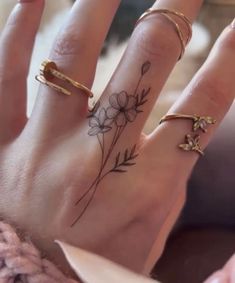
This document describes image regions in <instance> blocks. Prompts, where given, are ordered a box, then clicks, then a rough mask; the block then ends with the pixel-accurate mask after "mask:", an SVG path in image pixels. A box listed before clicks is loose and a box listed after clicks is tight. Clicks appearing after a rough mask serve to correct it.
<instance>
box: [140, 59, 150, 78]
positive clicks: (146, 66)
mask: <svg viewBox="0 0 235 283" xmlns="http://www.w3.org/2000/svg"><path fill="white" fill-rule="evenodd" d="M150 66H151V63H150V62H149V61H146V62H145V63H144V64H143V66H142V68H141V74H142V76H144V75H145V74H146V73H147V72H148V71H149V69H150Z"/></svg>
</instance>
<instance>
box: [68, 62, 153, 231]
mask: <svg viewBox="0 0 235 283" xmlns="http://www.w3.org/2000/svg"><path fill="white" fill-rule="evenodd" d="M150 68H151V63H150V62H149V61H146V62H145V63H144V64H143V65H142V67H141V71H140V78H139V80H138V83H137V86H136V88H135V90H134V93H131V94H129V93H127V92H126V91H121V92H119V93H113V94H112V95H111V96H110V97H109V105H108V107H102V106H101V103H100V101H98V102H97V103H96V104H95V106H94V108H93V109H92V111H91V112H90V114H89V115H88V119H89V126H90V129H89V131H88V135H89V136H91V137H94V136H95V137H96V138H97V141H98V143H99V146H100V150H101V162H100V168H99V170H98V174H97V176H96V178H95V179H94V180H93V182H92V183H91V185H90V187H89V188H88V189H87V190H86V191H85V192H84V193H83V194H82V196H81V197H80V198H79V199H78V200H77V201H76V203H75V206H78V205H79V204H80V203H81V202H82V200H83V199H84V198H86V197H87V196H88V195H89V198H88V200H87V202H86V204H85V206H84V208H83V209H82V211H81V213H80V214H79V215H78V216H77V218H76V219H75V220H74V222H73V223H72V224H71V227H73V226H74V225H75V224H76V223H77V222H78V221H79V220H80V219H81V217H82V216H83V215H84V213H85V212H86V210H87V208H88V207H89V205H90V204H91V202H92V200H93V198H94V196H95V193H96V191H97V189H98V186H99V184H100V182H101V181H102V180H103V179H104V178H105V177H106V176H107V175H109V174H111V173H126V172H127V171H128V167H130V166H134V165H135V164H136V158H137V157H138V153H137V146H136V145H134V146H132V148H130V149H128V148H127V149H125V150H124V152H118V153H117V154H116V157H115V158H114V164H113V166H112V167H111V168H107V167H108V166H107V162H108V160H110V158H112V157H113V156H112V155H114V154H113V153H114V149H115V146H116V144H117V143H118V141H119V139H120V137H121V136H122V134H123V132H124V130H125V128H126V126H127V125H128V124H129V123H133V122H134V121H135V119H136V117H137V115H138V114H140V113H142V112H143V109H142V106H143V105H144V104H145V103H146V102H147V101H148V99H147V98H148V95H149V94H150V91H151V87H149V88H143V89H141V87H140V86H141V82H142V80H143V78H144V76H145V75H146V74H147V73H148V71H149V70H150ZM106 133H109V134H110V135H112V138H111V140H110V141H109V142H108V144H106V142H105V136H106Z"/></svg>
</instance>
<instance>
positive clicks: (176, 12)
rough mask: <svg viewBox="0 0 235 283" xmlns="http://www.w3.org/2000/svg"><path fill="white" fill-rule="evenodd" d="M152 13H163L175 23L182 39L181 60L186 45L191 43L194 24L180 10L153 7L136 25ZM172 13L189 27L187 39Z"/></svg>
mask: <svg viewBox="0 0 235 283" xmlns="http://www.w3.org/2000/svg"><path fill="white" fill-rule="evenodd" d="M152 14H161V15H163V16H165V17H166V18H167V19H168V20H169V21H170V22H171V23H172V24H173V25H174V27H175V30H176V32H177V35H178V37H179V39H180V44H181V53H180V56H179V60H180V59H181V58H182V56H183V54H184V51H185V47H186V45H187V44H188V43H189V41H190V39H191V37H192V24H191V22H190V20H189V19H188V18H187V17H186V16H185V15H184V14H183V13H180V12H178V11H174V10H168V9H153V8H150V9H148V10H147V11H146V12H145V13H144V14H142V16H141V17H140V18H139V20H138V21H137V23H136V25H138V24H139V23H140V22H141V21H142V20H143V19H145V18H146V17H147V16H149V15H152ZM172 15H173V16H176V17H178V18H180V19H181V20H182V21H183V22H184V23H185V24H186V26H187V29H188V36H187V38H186V41H184V37H183V33H182V31H181V29H180V26H179V24H178V23H176V21H175V20H174V19H173V18H172Z"/></svg>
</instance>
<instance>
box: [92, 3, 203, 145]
mask: <svg viewBox="0 0 235 283" xmlns="http://www.w3.org/2000/svg"><path fill="white" fill-rule="evenodd" d="M202 2H203V0H191V1H188V0H158V1H156V2H155V4H154V5H153V8H154V9H169V10H174V11H178V12H181V13H183V14H184V15H185V16H186V17H187V18H189V20H190V21H193V20H194V19H195V17H196V16H197V14H198V11H199V9H200V6H201V4H202ZM174 20H175V21H176V22H177V24H178V25H179V26H180V29H181V30H182V33H183V34H184V35H186V33H187V29H186V25H185V24H184V23H183V22H182V21H181V20H179V19H178V18H177V17H174ZM180 52H181V44H180V41H179V38H178V35H177V33H176V31H175V29H174V26H172V23H171V22H170V21H168V20H167V19H166V18H165V17H163V16H162V15H159V14H153V15H150V16H148V17H146V18H145V19H144V20H143V21H141V22H140V23H139V24H138V25H137V27H136V29H135V30H134V33H133V35H132V37H131V39H130V43H129V45H128V47H127V50H126V52H125V54H124V56H123V58H122V60H121V62H120V63H119V66H118V67H117V70H116V72H115V73H114V75H113V77H112V79H111V81H110V83H109V84H108V86H107V88H106V90H105V92H104V94H103V96H102V98H101V101H102V104H103V105H109V106H107V108H106V110H107V111H106V116H107V118H109V119H114V120H115V123H116V125H117V126H118V127H119V128H124V127H125V126H126V125H127V124H131V125H130V127H128V132H126V139H125V140H126V141H127V140H128V143H131V144H132V143H133V142H135V141H136V138H137V137H138V136H139V135H140V133H141V131H142V129H143V126H144V124H145V121H146V119H147V118H148V116H149V113H150V111H151V110H152V107H153V105H154V103H155V101H156V99H157V97H158V95H159V93H160V91H161V89H162V87H163V86H164V84H165V82H166V80H167V78H168V76H169V74H170V72H171V71H172V69H173V67H174V65H175V64H176V62H177V60H178V58H179V55H180ZM143 74H144V76H143ZM141 93H142V94H144V98H143V99H142V100H140V101H138V99H139V97H141ZM137 101H138V102H137ZM137 103H139V104H140V107H138V108H137V107H136V105H137ZM118 111H119V112H118ZM97 113H98V112H97ZM97 116H99V113H98V114H97ZM98 118H99V117H98ZM132 122H134V123H132Z"/></svg>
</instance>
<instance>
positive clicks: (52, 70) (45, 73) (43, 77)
mask: <svg viewBox="0 0 235 283" xmlns="http://www.w3.org/2000/svg"><path fill="white" fill-rule="evenodd" d="M53 78H57V79H60V80H62V81H64V82H66V83H69V84H70V85H72V86H74V87H75V88H78V89H80V90H82V91H83V92H84V93H85V94H87V95H88V96H89V98H92V97H93V96H94V95H93V93H92V92H91V90H90V89H89V88H87V87H86V86H84V85H83V84H80V83H78V82H76V81H74V80H73V79H71V78H69V77H68V76H66V75H64V74H63V73H61V72H60V71H59V70H58V68H57V65H56V63H55V62H53V61H50V60H45V61H44V62H43V63H42V64H41V68H40V75H38V76H36V80H37V81H39V82H40V83H43V84H45V85H47V86H49V87H51V88H53V89H54V90H56V91H58V92H61V93H63V94H65V95H71V94H72V92H70V91H68V90H67V89H65V88H63V87H61V86H58V85H57V84H55V83H52V82H51V81H50V80H51V79H53Z"/></svg>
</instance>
